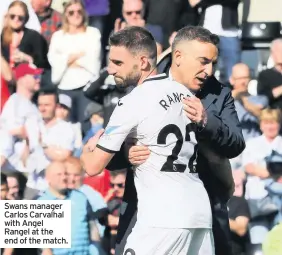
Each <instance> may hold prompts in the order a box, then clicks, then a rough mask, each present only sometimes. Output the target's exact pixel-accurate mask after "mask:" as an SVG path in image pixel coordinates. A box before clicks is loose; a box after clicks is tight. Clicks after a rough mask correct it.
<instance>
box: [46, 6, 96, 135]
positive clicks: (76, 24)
mask: <svg viewBox="0 0 282 255" xmlns="http://www.w3.org/2000/svg"><path fill="white" fill-rule="evenodd" d="M62 19H63V22H62V30H59V31H57V32H55V33H54V34H53V36H52V38H51V42H50V48H49V53H48V59H49V62H50V64H51V66H52V82H53V83H54V84H56V85H57V86H58V88H59V93H62V94H67V95H69V96H70V97H71V99H72V102H73V104H74V105H75V107H73V108H72V109H71V113H70V120H71V121H72V122H78V121H79V122H80V123H82V125H83V124H84V123H83V113H84V110H85V108H86V105H87V104H88V103H89V100H88V99H87V98H86V97H85V96H84V93H83V88H84V86H85V85H86V84H87V83H88V82H89V80H91V79H92V78H93V77H94V78H98V76H99V71H100V67H101V60H100V54H101V34H100V32H99V30H98V29H96V28H94V27H89V26H87V23H86V21H87V16H86V11H85V8H84V6H83V4H82V2H81V1H80V0H71V1H69V2H68V3H67V4H66V5H65V7H64V13H63V18H62ZM82 128H83V130H84V131H87V129H88V128H89V127H84V125H83V126H82Z"/></svg>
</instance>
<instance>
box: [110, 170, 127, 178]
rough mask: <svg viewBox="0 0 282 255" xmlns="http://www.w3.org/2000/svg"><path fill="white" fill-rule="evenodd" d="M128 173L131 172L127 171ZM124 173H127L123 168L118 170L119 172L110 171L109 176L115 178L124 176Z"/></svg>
mask: <svg viewBox="0 0 282 255" xmlns="http://www.w3.org/2000/svg"><path fill="white" fill-rule="evenodd" d="M129 171H131V170H130V169H129ZM126 173H127V168H124V169H120V170H115V171H111V172H110V175H111V177H113V178H115V177H116V176H118V175H119V174H124V175H126Z"/></svg>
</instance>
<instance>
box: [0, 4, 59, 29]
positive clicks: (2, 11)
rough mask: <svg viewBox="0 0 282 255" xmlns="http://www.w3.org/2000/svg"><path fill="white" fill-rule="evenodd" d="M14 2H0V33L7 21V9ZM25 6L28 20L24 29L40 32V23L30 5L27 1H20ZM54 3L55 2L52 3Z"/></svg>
mask: <svg viewBox="0 0 282 255" xmlns="http://www.w3.org/2000/svg"><path fill="white" fill-rule="evenodd" d="M13 1H14V0H1V5H0V31H2V28H3V27H4V25H5V23H6V21H7V18H8V17H7V15H6V14H7V11H8V8H9V5H10V4H11V3H12V2H13ZM21 1H22V2H24V3H25V4H26V5H27V8H28V16H29V19H28V21H27V23H26V25H25V26H26V27H27V28H29V29H33V30H35V31H37V32H40V22H39V20H38V18H37V16H36V14H35V12H34V10H33V8H32V6H31V4H30V1H29V0H21ZM54 2H55V1H54Z"/></svg>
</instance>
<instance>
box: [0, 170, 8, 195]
mask: <svg viewBox="0 0 282 255" xmlns="http://www.w3.org/2000/svg"><path fill="white" fill-rule="evenodd" d="M0 182H1V183H0V184H1V190H0V198H1V200H6V199H7V194H8V183H7V177H6V175H5V174H3V173H1V179H0Z"/></svg>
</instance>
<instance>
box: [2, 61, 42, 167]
mask: <svg viewBox="0 0 282 255" xmlns="http://www.w3.org/2000/svg"><path fill="white" fill-rule="evenodd" d="M42 71H43V70H42V69H38V68H35V67H34V66H30V65H28V64H20V65H18V66H17V67H16V68H15V79H16V80H17V87H16V93H14V94H13V95H11V96H10V97H9V99H8V101H7V102H6V104H5V106H4V108H3V111H2V114H1V117H0V120H1V128H0V130H1V147H2V148H1V150H2V151H1V152H0V154H1V155H2V156H4V157H5V158H6V159H7V162H6V164H3V165H2V167H3V168H5V169H6V170H20V171H24V170H25V162H24V161H25V158H23V155H24V152H25V151H26V150H28V151H29V150H34V149H35V148H36V146H37V145H38V143H39V122H40V121H41V116H40V113H39V111H38V109H37V107H36V105H35V104H34V103H32V101H31V99H32V97H33V95H34V94H35V93H36V92H37V91H38V90H39V88H40V74H41V73H42ZM2 163H3V162H2Z"/></svg>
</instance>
